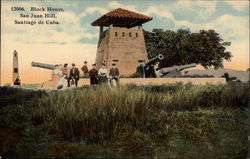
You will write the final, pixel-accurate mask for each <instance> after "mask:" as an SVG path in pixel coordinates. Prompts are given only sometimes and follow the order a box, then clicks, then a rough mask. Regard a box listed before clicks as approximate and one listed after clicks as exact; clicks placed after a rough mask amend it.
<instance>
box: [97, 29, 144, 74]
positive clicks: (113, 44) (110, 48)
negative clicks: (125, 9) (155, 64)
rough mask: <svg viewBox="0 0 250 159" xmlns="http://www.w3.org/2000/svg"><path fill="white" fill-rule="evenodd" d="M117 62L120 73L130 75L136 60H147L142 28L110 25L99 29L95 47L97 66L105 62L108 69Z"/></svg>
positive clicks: (136, 63)
mask: <svg viewBox="0 0 250 159" xmlns="http://www.w3.org/2000/svg"><path fill="white" fill-rule="evenodd" d="M114 60H115V61H118V62H115V63H117V66H118V68H119V70H120V73H121V75H131V74H133V73H134V72H135V71H136V67H137V65H138V60H148V58H147V51H146V47H145V39H144V34H143V30H142V29H137V28H131V29H127V28H118V27H110V28H109V29H108V30H106V31H104V32H102V31H100V37H99V42H98V48H97V57H96V63H97V65H98V66H97V68H99V67H100V65H101V63H103V62H104V63H105V64H106V65H107V68H108V69H110V68H111V66H112V63H114Z"/></svg>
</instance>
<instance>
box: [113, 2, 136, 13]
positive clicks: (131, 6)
mask: <svg viewBox="0 0 250 159" xmlns="http://www.w3.org/2000/svg"><path fill="white" fill-rule="evenodd" d="M108 7H110V8H115V9H116V8H124V9H128V10H131V11H137V7H136V6H135V5H125V4H122V3H119V2H117V1H111V2H109V3H108Z"/></svg>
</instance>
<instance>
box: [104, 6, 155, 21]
mask: <svg viewBox="0 0 250 159" xmlns="http://www.w3.org/2000/svg"><path fill="white" fill-rule="evenodd" d="M105 16H107V17H120V18H136V19H150V20H151V19H152V18H151V17H149V16H146V15H143V14H139V13H136V12H132V11H129V10H126V9H122V8H118V9H116V10H113V11H111V12H108V13H106V14H105Z"/></svg>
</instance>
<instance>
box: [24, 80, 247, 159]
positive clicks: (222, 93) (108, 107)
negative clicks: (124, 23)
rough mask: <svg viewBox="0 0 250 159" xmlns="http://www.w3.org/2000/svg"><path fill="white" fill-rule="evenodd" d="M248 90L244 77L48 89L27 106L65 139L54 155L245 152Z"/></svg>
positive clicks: (206, 155)
mask: <svg viewBox="0 0 250 159" xmlns="http://www.w3.org/2000/svg"><path fill="white" fill-rule="evenodd" d="M248 95H249V85H248V84H245V83H231V84H227V85H206V86H194V85H191V84H186V85H182V84H175V85H162V86H151V85H149V86H136V85H127V86H124V87H120V88H110V87H106V86H95V87H81V88H77V89H72V90H66V91H59V92H50V93H48V94H46V95H43V96H41V97H40V98H38V99H37V100H35V101H33V102H32V104H31V105H30V107H33V108H34V109H32V110H31V111H29V112H28V113H29V115H30V118H29V120H31V121H32V122H33V127H35V126H34V123H36V124H38V125H39V123H46V124H47V125H46V127H45V129H46V128H47V130H48V132H49V134H50V135H51V136H53V137H54V138H57V140H59V141H60V142H55V143H53V144H51V145H50V147H49V148H48V149H47V150H46V151H45V152H44V155H45V154H46V155H48V156H50V155H51V156H57V157H63V156H64V157H65V156H68V155H72V153H74V152H75V153H77V154H78V155H79V156H80V157H82V156H84V157H86V156H88V157H105V155H106V156H108V157H159V158H160V157H163V158H229V157H230V156H234V157H242V156H243V157H244V156H245V155H246V153H247V143H246V142H247V140H246V136H247V134H246V129H245V125H244V124H243V121H242V118H240V117H239V116H241V115H240V114H241V111H239V108H240V109H241V108H245V107H247V104H248V102H249V100H248V98H247V96H248ZM43 129H44V127H43V126H41V127H40V129H39V130H42V131H44V130H43ZM36 133H37V132H36ZM61 141H62V142H61ZM62 143H63V144H62ZM81 143H84V144H81ZM63 145H64V146H63ZM105 147H108V148H105ZM60 148H61V150H60ZM62 149H69V150H68V151H73V152H72V153H70V154H69V152H68V151H65V150H64V151H62ZM94 149H95V150H94ZM59 152H60V153H59ZM73 157H75V156H74V155H73Z"/></svg>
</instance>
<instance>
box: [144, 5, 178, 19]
mask: <svg viewBox="0 0 250 159" xmlns="http://www.w3.org/2000/svg"><path fill="white" fill-rule="evenodd" d="M143 13H144V14H146V15H152V14H155V15H157V16H159V17H165V18H168V19H170V20H175V19H174V16H173V14H172V13H171V12H170V11H169V10H168V8H167V7H166V6H163V5H159V6H149V7H148V8H147V10H146V11H144V12H143Z"/></svg>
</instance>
